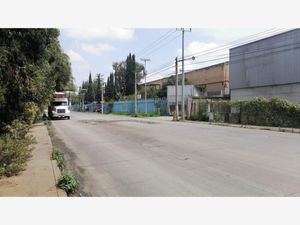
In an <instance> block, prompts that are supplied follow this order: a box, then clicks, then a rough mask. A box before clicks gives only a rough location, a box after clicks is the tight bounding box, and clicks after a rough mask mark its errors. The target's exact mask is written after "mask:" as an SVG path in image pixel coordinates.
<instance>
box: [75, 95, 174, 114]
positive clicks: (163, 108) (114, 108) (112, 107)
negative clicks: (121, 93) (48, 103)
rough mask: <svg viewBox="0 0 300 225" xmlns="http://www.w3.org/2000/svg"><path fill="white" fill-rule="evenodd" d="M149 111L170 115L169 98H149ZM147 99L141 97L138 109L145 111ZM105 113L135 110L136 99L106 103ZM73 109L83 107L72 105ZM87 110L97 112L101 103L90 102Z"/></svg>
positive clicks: (86, 107) (80, 109)
mask: <svg viewBox="0 0 300 225" xmlns="http://www.w3.org/2000/svg"><path fill="white" fill-rule="evenodd" d="M146 103H147V112H148V113H156V112H160V114H161V115H169V110H168V103H167V99H147V101H146ZM145 106H146V104H145V100H144V99H143V100H142V99H141V100H138V101H137V111H138V112H145V111H146V110H145V108H146V107H145ZM103 108H104V109H103V111H104V113H110V112H127V113H132V112H134V100H128V101H116V102H113V103H104V105H103ZM72 109H73V110H75V111H82V107H81V105H79V104H76V105H72ZM85 111H88V112H97V111H101V104H99V103H90V104H86V105H85Z"/></svg>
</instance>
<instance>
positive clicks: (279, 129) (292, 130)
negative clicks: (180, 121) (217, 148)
mask: <svg viewBox="0 0 300 225" xmlns="http://www.w3.org/2000/svg"><path fill="white" fill-rule="evenodd" d="M186 122H189V123H200V124H206V125H217V126H225V127H237V128H248V129H256V130H269V131H277V132H286V133H296V134H300V129H298V128H288V127H267V126H254V125H245V124H232V123H216V122H204V121H192V120H186Z"/></svg>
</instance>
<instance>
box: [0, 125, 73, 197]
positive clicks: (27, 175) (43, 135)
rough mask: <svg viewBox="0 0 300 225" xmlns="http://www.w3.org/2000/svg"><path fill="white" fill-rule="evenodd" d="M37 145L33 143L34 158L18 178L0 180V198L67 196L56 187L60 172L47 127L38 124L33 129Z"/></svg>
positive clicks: (31, 132)
mask: <svg viewBox="0 0 300 225" xmlns="http://www.w3.org/2000/svg"><path fill="white" fill-rule="evenodd" d="M30 134H32V135H33V136H34V137H35V139H36V143H33V144H32V145H33V146H32V147H33V151H32V158H31V159H30V160H29V161H28V162H27V166H26V170H25V171H22V172H20V174H19V175H18V176H12V177H8V178H6V177H3V178H2V179H0V196H6V197H9V196H24V197H29V196H40V197H42V196H43V197H48V196H55V197H58V196H65V197H66V196H67V195H66V193H65V192H64V191H63V190H61V189H59V188H57V187H56V183H57V179H58V177H59V175H60V170H59V168H58V167H57V165H56V161H54V160H51V152H52V143H51V139H50V137H49V135H48V131H47V129H46V126H45V125H44V124H43V123H37V124H35V125H34V127H33V128H32V129H31V131H30Z"/></svg>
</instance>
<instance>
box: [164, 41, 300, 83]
mask: <svg viewBox="0 0 300 225" xmlns="http://www.w3.org/2000/svg"><path fill="white" fill-rule="evenodd" d="M284 47H290V48H285V49H281V48H284ZM299 48H300V43H296V44H289V45H281V46H277V47H274V48H263V49H256V50H253V51H248V52H243V53H238V54H231V55H230V57H236V56H242V55H249V54H252V53H259V52H262V53H264V52H265V53H264V54H259V55H254V56H248V57H244V58H242V59H241V58H240V59H235V60H230V61H229V63H230V64H231V65H232V64H236V63H239V62H242V61H244V60H245V59H249V58H253V57H262V56H267V55H271V54H273V55H274V54H278V53H281V52H285V51H289V50H294V49H299ZM276 49H278V51H273V52H266V51H271V50H276ZM227 58H228V56H226V57H219V58H214V59H209V60H203V61H199V62H196V63H191V64H189V65H195V64H203V63H207V62H214V61H217V60H221V59H227ZM173 67H174V66H173ZM170 68H172V67H170ZM199 69H201V68H199ZM165 70H166V69H165ZM194 70H197V69H192V70H189V71H188V72H191V71H194ZM162 71H163V70H162ZM160 72H161V71H160ZM168 75H170V74H168ZM171 75H174V73H171ZM164 78H166V77H163V78H161V79H164Z"/></svg>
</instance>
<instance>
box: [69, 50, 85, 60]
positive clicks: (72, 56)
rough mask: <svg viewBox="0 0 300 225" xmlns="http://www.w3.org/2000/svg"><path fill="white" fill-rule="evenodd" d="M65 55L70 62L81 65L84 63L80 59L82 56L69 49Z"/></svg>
mask: <svg viewBox="0 0 300 225" xmlns="http://www.w3.org/2000/svg"><path fill="white" fill-rule="evenodd" d="M66 53H67V55H68V56H69V57H70V59H71V62H81V63H83V62H84V59H83V58H82V56H81V55H80V54H79V53H77V52H75V51H73V50H71V49H70V50H68V51H67V52H66Z"/></svg>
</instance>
